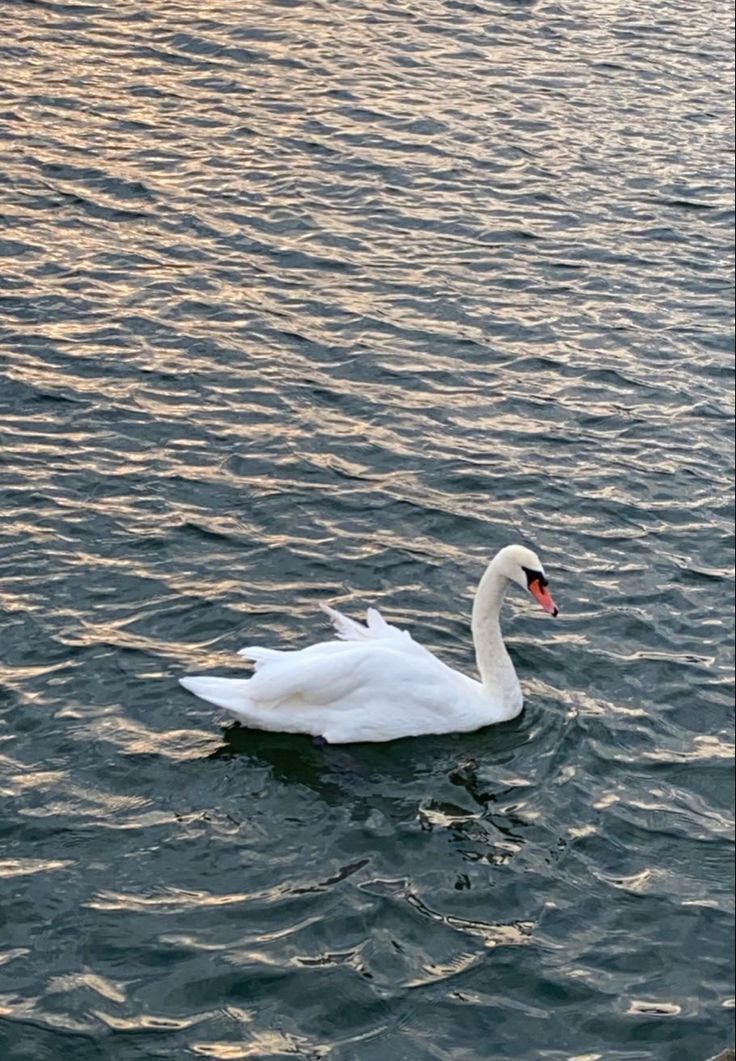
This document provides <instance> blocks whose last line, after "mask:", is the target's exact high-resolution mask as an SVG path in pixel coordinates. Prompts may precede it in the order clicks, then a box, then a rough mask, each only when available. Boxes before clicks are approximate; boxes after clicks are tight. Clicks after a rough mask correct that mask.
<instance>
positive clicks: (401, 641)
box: [320, 604, 426, 652]
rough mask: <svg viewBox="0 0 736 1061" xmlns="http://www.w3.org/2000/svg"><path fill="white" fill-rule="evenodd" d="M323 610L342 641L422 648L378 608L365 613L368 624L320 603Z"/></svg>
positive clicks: (404, 649) (401, 647) (423, 650)
mask: <svg viewBox="0 0 736 1061" xmlns="http://www.w3.org/2000/svg"><path fill="white" fill-rule="evenodd" d="M320 607H321V609H322V611H323V612H324V613H325V614H326V615H327V616H329V619H330V622H331V623H332V625H333V626H334V628H335V633H336V634H337V636H338V637H339V638H340V639H341V640H342V641H390V642H391V643H392V645H393V647H394V648H399V649H401V650H403V651H408V650H414V649H421V650H422V652H425V651H426V649H422V648H421V645H419V644H418V643H417V642H416V641H415V640H414V638H413V637H412V636H411V634H410V633H409V631H408V630H400V629H399V627H398V626H392V625H391V623H387V622H386V620H385V619H384V618H383V616H382V615H381V613H380V612H379V611H378V609H377V608H369V609H368V611H367V612H366V613H365V617H366V625H365V626H364V625H363V623H358V622H356V621H355V619H349V618H348V616H347V615H343V614H342V612H338V611H337V610H336V609H335V608H330V607H329V606H328V605H327V604H320Z"/></svg>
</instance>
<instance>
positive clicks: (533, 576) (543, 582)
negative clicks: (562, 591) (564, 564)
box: [521, 567, 549, 589]
mask: <svg viewBox="0 0 736 1061" xmlns="http://www.w3.org/2000/svg"><path fill="white" fill-rule="evenodd" d="M521 570H522V571H523V572H524V574H525V575H526V584H527V588H528V587H529V586H531V585H532V583H534V582H538V583H539V585H540V586H541V587H542V589H544V588H545V587H546V586H548V585H549V581H548V580H547V579H546V578H545V577H544V575H543V574H542V572H541V571H532V570H531V568H529V567H522V569H521Z"/></svg>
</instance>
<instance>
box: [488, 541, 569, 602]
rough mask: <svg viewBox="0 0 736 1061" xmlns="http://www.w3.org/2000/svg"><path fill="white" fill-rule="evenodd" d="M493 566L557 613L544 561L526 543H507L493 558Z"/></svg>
mask: <svg viewBox="0 0 736 1061" xmlns="http://www.w3.org/2000/svg"><path fill="white" fill-rule="evenodd" d="M493 566H494V567H495V568H496V570H498V571H499V572H500V573H501V574H502V575H505V576H506V578H507V579H509V581H510V582H515V583H516V585H517V586H521V588H522V589H528V590H529V592H530V593H531V595H532V596H533V597H534V598H536V600H538V601H539V603H540V604H541V605H542V607H543V608H544V610H545V611H546V612H549V614H550V615H557V611H558V609H557V605H556V604H555V602H554V601H553V600H552V597H551V595H550V592H549V589H548V588H547V587H548V585H549V583H548V582H547V576H546V575H545V573H544V568H543V567H542V561H541V560H540V559H539V557H538V556H537V554H536V553H534V552H532V550H531V549H527V548H526V546H525V545H507V546H506V548H505V549H502V550H501V551H500V553H498V554H497V556H496V557H495V559H494V560H493Z"/></svg>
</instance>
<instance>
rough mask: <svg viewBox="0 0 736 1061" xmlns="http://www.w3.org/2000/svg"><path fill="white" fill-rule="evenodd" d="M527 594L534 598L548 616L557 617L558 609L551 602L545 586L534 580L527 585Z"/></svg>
mask: <svg viewBox="0 0 736 1061" xmlns="http://www.w3.org/2000/svg"><path fill="white" fill-rule="evenodd" d="M529 592H530V593H531V595H532V597H536V599H537V600H538V601H539V603H540V604H541V605H542V607H543V608H544V610H545V611H546V612H548V613H549V614H550V615H557V612H558V608H557V605H556V604H555V602H554V601H553V600H552V597H551V595H550V592H549V590H548V589H547V587H546V586H543V585H542V583H541V582H540V581H539V579H535V580H534V582H532V583H530V585H529Z"/></svg>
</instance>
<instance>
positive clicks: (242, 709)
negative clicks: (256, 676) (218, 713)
mask: <svg viewBox="0 0 736 1061" xmlns="http://www.w3.org/2000/svg"><path fill="white" fill-rule="evenodd" d="M249 680H250V679H248V678H208V677H202V678H180V679H179V684H180V685H183V686H184V688H185V689H188V690H189V692H190V693H194V695H195V696H199V697H201V698H202V700H206V701H207V702H208V703H210V704H215V705H216V706H217V707H224V708H225V710H226V711H232V712H233V714H236V715H240V717H241V718H242V717H243V716H244V715H246V714H247V713H248V709H249V708H250V707H251V702H250V700H249V699H248V694H247V691H246V686H247V685H248V682H249Z"/></svg>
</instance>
